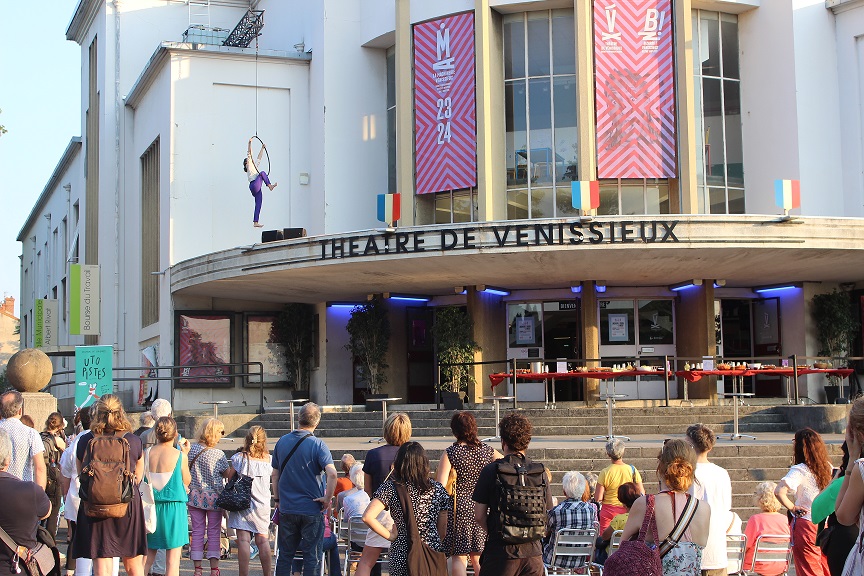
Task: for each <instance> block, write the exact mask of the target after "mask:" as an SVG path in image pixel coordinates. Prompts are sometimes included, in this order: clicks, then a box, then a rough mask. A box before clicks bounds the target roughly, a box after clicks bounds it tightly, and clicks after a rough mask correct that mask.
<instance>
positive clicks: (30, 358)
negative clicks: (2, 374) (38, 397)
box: [6, 348, 54, 392]
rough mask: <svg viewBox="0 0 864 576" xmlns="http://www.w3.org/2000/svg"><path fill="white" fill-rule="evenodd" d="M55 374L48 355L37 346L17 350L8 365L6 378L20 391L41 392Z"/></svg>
mask: <svg viewBox="0 0 864 576" xmlns="http://www.w3.org/2000/svg"><path fill="white" fill-rule="evenodd" d="M53 375H54V367H53V366H52V365H51V360H50V359H49V358H48V355H47V354H45V353H44V352H42V351H41V350H37V349H36V348H25V349H24V350H20V351H18V352H16V353H15V354H13V355H12V357H11V358H10V359H9V363H8V364H7V365H6V379H7V380H8V381H9V384H10V385H11V386H12V387H13V388H15V389H16V390H18V391H19V392H39V391H40V390H42V389H43V388H45V386H47V385H48V383H49V382H50V381H51V376H53Z"/></svg>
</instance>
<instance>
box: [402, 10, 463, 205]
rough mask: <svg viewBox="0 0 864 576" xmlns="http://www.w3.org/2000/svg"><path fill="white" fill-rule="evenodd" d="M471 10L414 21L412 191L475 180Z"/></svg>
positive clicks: (456, 187) (455, 187) (445, 187)
mask: <svg viewBox="0 0 864 576" xmlns="http://www.w3.org/2000/svg"><path fill="white" fill-rule="evenodd" d="M474 58H475V53H474V13H473V12H464V13H462V14H454V15H452V16H447V17H446V18H439V19H437V20H430V21H428V22H422V23H420V24H415V25H414V163H415V178H416V182H415V185H416V191H417V194H428V193H432V192H442V191H445V190H459V189H462V188H473V187H475V186H477V112H476V87H475V79H474Z"/></svg>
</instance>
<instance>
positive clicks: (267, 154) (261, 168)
mask: <svg viewBox="0 0 864 576" xmlns="http://www.w3.org/2000/svg"><path fill="white" fill-rule="evenodd" d="M250 140H258V143H259V144H260V146H259V148H258V149H257V150H255V149H254V148H253V150H252V158H253V159H254V160H255V162H256V164H255V165H256V167H257V168H258V171H259V172H266V173H267V175H268V176H269V175H270V152H268V151H267V145H266V144H264V141H263V140H261V138H259V137H258V135H257V134H256V135H255V136H252V138H250ZM262 150H263V151H264V157H263V158H266V162H262V163H261V164H262V165H261V166H258V160H257V159H258V155H259V154H260V153H261V151H262ZM263 158H262V160H263Z"/></svg>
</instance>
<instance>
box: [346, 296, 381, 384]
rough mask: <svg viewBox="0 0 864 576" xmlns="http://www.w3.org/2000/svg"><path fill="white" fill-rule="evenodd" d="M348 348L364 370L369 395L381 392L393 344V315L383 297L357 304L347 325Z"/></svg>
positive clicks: (362, 374)
mask: <svg viewBox="0 0 864 576" xmlns="http://www.w3.org/2000/svg"><path fill="white" fill-rule="evenodd" d="M345 329H346V330H347V331H348V344H346V345H345V349H346V350H348V352H350V353H351V355H352V356H353V357H354V358H355V359H356V360H357V361H358V362H359V363H360V366H359V368H360V373H361V376H362V377H363V379H364V380H365V381H366V387H367V389H368V390H369V394H378V393H380V392H381V388H382V387H383V386H384V384H386V383H387V372H386V370H387V362H386V358H387V349H388V348H389V347H390V317H389V315H388V314H387V309H386V308H385V307H384V304H383V303H382V302H381V299H380V298H374V299H373V300H370V301H369V302H367V303H366V304H361V305H359V306H355V307H354V308H353V309H352V310H351V318H350V319H349V320H348V323H347V324H346V325H345Z"/></svg>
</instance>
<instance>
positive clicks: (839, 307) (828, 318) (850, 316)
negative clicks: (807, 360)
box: [812, 288, 859, 404]
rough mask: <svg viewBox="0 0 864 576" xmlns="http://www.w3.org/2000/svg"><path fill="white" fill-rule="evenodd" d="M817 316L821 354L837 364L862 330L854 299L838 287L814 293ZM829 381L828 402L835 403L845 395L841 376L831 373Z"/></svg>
mask: <svg viewBox="0 0 864 576" xmlns="http://www.w3.org/2000/svg"><path fill="white" fill-rule="evenodd" d="M812 303H813V309H812V313H813V319H814V321H815V322H816V334H817V336H818V338H819V352H818V354H819V356H827V357H828V358H829V360H828V361H829V362H830V363H831V364H834V362H835V361H836V360H839V361H840V363H841V364H844V365H845V364H847V363H848V361H846V362H844V361H843V360H844V359H845V358H846V357H847V356H848V355H849V351H850V350H851V347H852V342H853V340H854V338H855V336H856V335H857V333H858V327H859V324H858V318H857V315H856V313H855V308H854V306H853V303H852V299H851V298H850V297H849V294H848V293H847V292H840V291H838V290H837V289H836V288H835V289H834V290H833V291H832V292H830V293H828V294H817V295H816V296H813V301H812ZM828 382H829V384H828V385H826V386H825V396H826V399H827V401H828V403H829V404H830V403H833V402H834V401H835V400H836V399H837V398H840V397H842V396H843V394H842V389H841V380H840V379H839V378H837V377H836V376H829V377H828Z"/></svg>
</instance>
